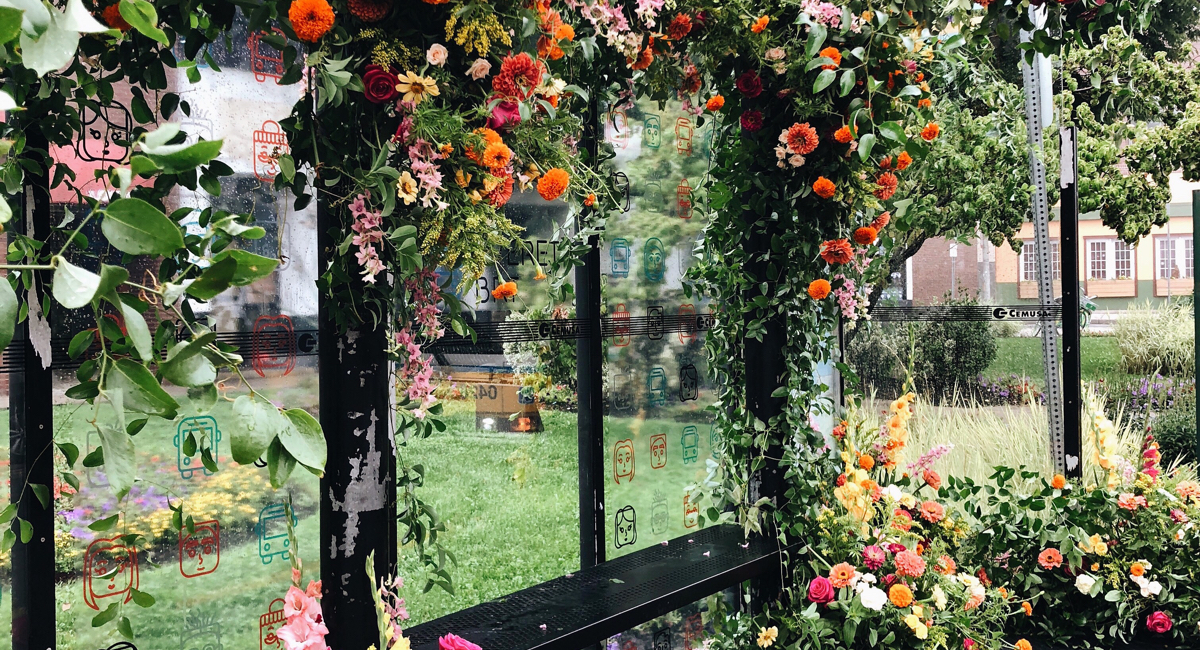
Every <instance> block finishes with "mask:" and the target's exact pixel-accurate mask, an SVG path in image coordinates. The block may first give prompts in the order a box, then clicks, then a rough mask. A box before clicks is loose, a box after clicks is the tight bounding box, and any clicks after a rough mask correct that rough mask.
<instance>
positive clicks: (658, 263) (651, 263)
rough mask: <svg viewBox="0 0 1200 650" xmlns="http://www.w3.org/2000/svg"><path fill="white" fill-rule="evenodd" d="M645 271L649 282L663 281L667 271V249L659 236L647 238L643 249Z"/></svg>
mask: <svg viewBox="0 0 1200 650" xmlns="http://www.w3.org/2000/svg"><path fill="white" fill-rule="evenodd" d="M642 265H643V273H644V274H645V276H646V280H647V281H649V282H662V280H663V276H664V275H665V274H666V271H667V251H666V249H665V248H663V243H662V241H661V240H659V238H658V237H651V238H650V239H647V240H646V246H645V248H644V249H642Z"/></svg>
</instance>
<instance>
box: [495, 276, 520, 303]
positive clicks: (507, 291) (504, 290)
mask: <svg viewBox="0 0 1200 650" xmlns="http://www.w3.org/2000/svg"><path fill="white" fill-rule="evenodd" d="M515 295H517V283H516V282H513V281H512V280H509V281H508V282H505V283H504V284H501V285H500V286H498V287H496V288H495V289H493V290H492V297H493V298H495V299H496V300H504V299H505V298H512V297H513V296H515Z"/></svg>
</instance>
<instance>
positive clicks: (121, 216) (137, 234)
mask: <svg viewBox="0 0 1200 650" xmlns="http://www.w3.org/2000/svg"><path fill="white" fill-rule="evenodd" d="M100 229H101V230H102V231H103V232H104V236H105V237H106V238H108V241H109V243H111V244H112V245H113V246H114V247H116V248H117V250H119V251H121V252H122V253H129V254H130V255H164V256H166V255H171V254H172V253H174V252H175V251H176V250H178V249H180V248H183V232H182V231H181V230H180V229H179V226H178V225H176V224H175V223H173V222H172V221H171V220H170V219H168V218H167V215H165V214H163V211H162V210H159V209H158V208H156V207H154V206H153V205H150V204H149V203H147V202H145V201H143V200H141V199H132V198H130V199H117V200H116V201H113V202H112V203H110V204H109V206H108V207H107V208H106V209H105V210H104V220H103V221H102V222H100Z"/></svg>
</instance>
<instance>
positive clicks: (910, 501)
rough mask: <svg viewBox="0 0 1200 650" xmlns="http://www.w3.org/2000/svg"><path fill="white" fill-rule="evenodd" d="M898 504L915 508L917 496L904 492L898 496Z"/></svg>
mask: <svg viewBox="0 0 1200 650" xmlns="http://www.w3.org/2000/svg"><path fill="white" fill-rule="evenodd" d="M900 505H902V506H904V507H905V508H915V507H917V497H914V496H913V495H911V494H906V495H904V496H902V497H900Z"/></svg>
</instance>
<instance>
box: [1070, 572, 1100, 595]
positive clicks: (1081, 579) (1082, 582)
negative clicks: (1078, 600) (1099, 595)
mask: <svg viewBox="0 0 1200 650" xmlns="http://www.w3.org/2000/svg"><path fill="white" fill-rule="evenodd" d="M1095 584H1096V579H1095V578H1093V577H1092V576H1090V575H1088V574H1086V573H1081V574H1079V575H1078V576H1077V577H1076V578H1075V588H1076V589H1078V590H1079V593H1081V594H1089V593H1091V591H1092V586H1093V585H1095Z"/></svg>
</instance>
